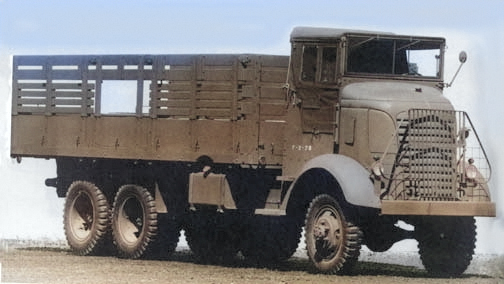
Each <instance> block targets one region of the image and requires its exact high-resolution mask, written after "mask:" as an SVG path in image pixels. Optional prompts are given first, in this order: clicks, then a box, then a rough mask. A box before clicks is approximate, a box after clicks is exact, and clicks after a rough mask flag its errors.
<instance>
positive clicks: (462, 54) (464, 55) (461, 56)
mask: <svg viewBox="0 0 504 284" xmlns="http://www.w3.org/2000/svg"><path fill="white" fill-rule="evenodd" d="M459 61H460V65H459V67H458V69H457V72H455V75H453V78H452V80H451V81H450V83H445V84H444V86H445V87H446V88H448V87H451V85H452V84H453V81H455V78H456V77H457V75H458V73H459V71H460V68H462V65H464V63H465V62H466V61H467V53H466V52H465V51H461V52H460V53H459Z"/></svg>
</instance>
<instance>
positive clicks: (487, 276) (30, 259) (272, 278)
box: [0, 247, 504, 284]
mask: <svg viewBox="0 0 504 284" xmlns="http://www.w3.org/2000/svg"><path fill="white" fill-rule="evenodd" d="M0 262H1V264H2V278H1V279H0V282H2V281H3V282H2V283H178V284H184V283H227V284H231V283H235V284H238V283H243V284H252V283H275V284H287V283H289V284H294V283H321V284H324V283H391V284H394V283H504V273H503V272H504V256H485V257H475V259H474V260H473V263H472V264H471V266H470V267H469V269H468V270H467V271H466V273H465V274H464V275H463V276H462V277H461V278H458V279H435V278H428V276H427V274H426V272H425V271H424V270H423V269H422V267H421V264H420V265H419V264H418V262H419V260H418V256H414V255H409V254H398V253H395V254H385V255H383V254H374V253H371V252H364V253H361V257H360V259H359V263H358V264H357V266H356V269H355V275H352V276H335V275H323V274H313V273H310V272H309V267H310V264H309V263H308V260H307V259H306V258H305V257H302V256H298V254H296V256H295V257H293V258H291V259H290V260H289V261H287V262H286V263H283V264H280V265H278V266H275V267H254V266H250V265H247V264H246V263H245V262H244V261H243V260H241V259H239V258H238V259H237V260H236V261H235V263H233V264H232V265H221V266H216V265H203V264H198V263H196V262H195V261H194V259H193V257H192V255H191V253H190V251H188V250H179V251H177V252H176V253H175V255H174V256H173V257H172V259H171V260H169V261H151V260H130V259H119V258H116V257H112V256H102V257H99V256H98V257H95V256H86V257H82V256H75V255H73V254H72V253H71V252H69V251H68V250H67V249H66V248H60V247H50V248H47V247H45V248H41V247H17V248H9V249H3V250H2V249H0ZM394 263H395V264H394Z"/></svg>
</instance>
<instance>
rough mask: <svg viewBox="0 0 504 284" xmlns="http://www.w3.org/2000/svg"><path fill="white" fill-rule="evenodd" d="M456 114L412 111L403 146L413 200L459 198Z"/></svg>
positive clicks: (408, 190) (410, 111) (451, 112)
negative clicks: (457, 189)
mask: <svg viewBox="0 0 504 284" xmlns="http://www.w3.org/2000/svg"><path fill="white" fill-rule="evenodd" d="M457 121H458V119H457V112H455V111H443V110H424V109H412V110H409V111H408V124H407V128H406V132H405V135H404V136H403V137H402V141H401V144H402V145H403V148H404V149H405V155H404V158H405V160H404V163H405V173H407V175H408V180H409V182H408V183H406V184H405V186H406V187H407V192H408V193H409V195H411V197H412V198H414V199H420V200H454V199H455V198H456V196H457V195H456V188H457V187H456V181H457V177H456V171H455V169H456V164H457V157H456V152H457V151H456V150H457V149H456V142H457Z"/></svg>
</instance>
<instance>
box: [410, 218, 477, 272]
mask: <svg viewBox="0 0 504 284" xmlns="http://www.w3.org/2000/svg"><path fill="white" fill-rule="evenodd" d="M415 231H416V235H417V240H418V248H419V253H420V258H421V259H422V263H423V265H424V267H425V269H426V270H427V271H428V272H429V274H431V275H433V276H436V277H458V276H460V275H461V274H462V273H463V272H464V271H465V270H466V269H467V267H468V266H469V264H470V262H471V260H472V256H473V254H474V248H475V243H476V225H475V220H474V217H424V218H422V220H421V222H420V223H419V224H418V225H417V228H416V229H415Z"/></svg>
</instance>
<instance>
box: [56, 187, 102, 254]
mask: <svg viewBox="0 0 504 284" xmlns="http://www.w3.org/2000/svg"><path fill="white" fill-rule="evenodd" d="M109 211H110V206H109V204H108V202H107V199H106V197H105V195H104V194H103V193H102V191H101V190H100V189H98V187H96V185H94V184H92V183H90V182H87V181H75V182H73V183H72V184H71V185H70V187H69V188H68V192H67V195H66V200H65V207H64V212H63V228H64V231H65V236H66V239H67V242H68V245H69V246H70V248H71V249H72V251H73V252H74V253H76V254H78V255H96V254H100V253H101V252H102V250H103V249H104V248H106V247H107V246H108V245H110V238H108V237H107V235H108V234H107V233H108V231H109V229H110V228H109ZM109 236H110V235H109Z"/></svg>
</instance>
